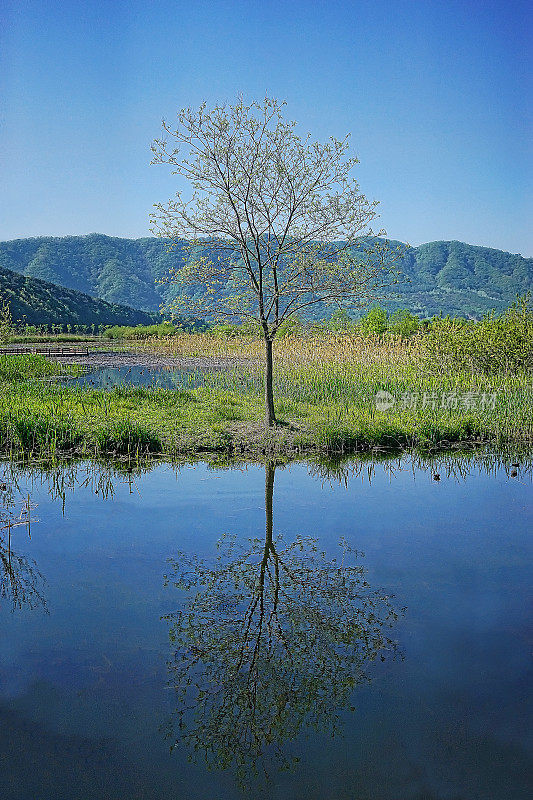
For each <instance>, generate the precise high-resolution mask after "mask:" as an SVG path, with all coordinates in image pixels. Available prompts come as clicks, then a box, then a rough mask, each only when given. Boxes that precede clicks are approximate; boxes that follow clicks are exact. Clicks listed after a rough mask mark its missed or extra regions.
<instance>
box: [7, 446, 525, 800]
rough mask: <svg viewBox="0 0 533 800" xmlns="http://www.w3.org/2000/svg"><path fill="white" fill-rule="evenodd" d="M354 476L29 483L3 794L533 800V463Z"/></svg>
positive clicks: (11, 631) (24, 487)
mask: <svg viewBox="0 0 533 800" xmlns="http://www.w3.org/2000/svg"><path fill="white" fill-rule="evenodd" d="M454 463H455V465H456V468H457V467H460V466H461V462H459V461H456V462H454ZM353 466H354V467H355V472H356V473H358V474H355V475H353V476H350V472H349V471H348V475H346V474H343V473H342V472H339V473H338V474H336V475H333V476H332V474H331V471H328V470H324V468H322V467H317V466H310V465H305V464H293V465H291V466H289V467H285V468H280V467H278V468H277V469H276V470H275V484H274V470H273V469H269V468H268V467H267V468H266V469H265V467H264V466H263V467H261V466H253V467H248V468H246V469H245V468H241V469H232V470H216V469H215V470H213V469H210V468H208V467H207V466H206V465H205V464H197V465H195V466H190V467H184V468H182V470H181V471H179V472H177V473H176V471H175V470H174V469H173V468H172V467H171V466H169V465H165V464H161V465H157V466H155V467H154V468H153V469H152V470H151V471H150V472H147V473H146V474H144V475H140V476H139V475H135V474H134V473H132V474H130V475H127V474H124V475H114V476H113V475H109V474H106V471H105V470H100V469H98V468H91V467H83V466H82V467H78V468H73V467H71V468H70V473H69V470H67V471H66V472H62V473H58V474H56V475H55V476H54V475H48V476H46V475H45V476H43V475H42V473H40V472H39V470H37V469H35V470H33V471H27V472H26V473H21V474H19V476H18V482H19V488H20V493H19V495H18V497H19V500H20V501H21V502H22V499H23V498H24V497H26V495H27V494H28V493H29V494H30V495H31V499H32V502H34V503H36V504H37V505H38V508H37V509H36V511H35V512H33V513H36V515H37V517H38V518H39V522H35V523H34V524H33V525H32V527H31V539H29V538H28V534H27V532H26V530H25V529H24V526H18V527H16V528H13V529H12V531H11V541H10V548H9V549H10V552H11V553H12V556H13V557H12V558H11V562H10V563H11V565H13V564H15V571H14V572H15V573H16V571H17V570H16V564H17V563H19V562H18V561H17V559H19V560H20V559H24V563H25V564H26V571H25V572H24V570H21V574H22V573H23V574H24V575H25V576H26V578H25V580H27V576H28V572H27V567H28V566H29V567H30V568H31V569H32V570H34V575H35V576H36V580H35V587H34V588H35V592H36V593H37V594H36V595H33V597H34V599H35V597H37V596H38V597H42V599H43V601H44V602H31V603H30V602H28V603H22V604H21V603H19V604H18V605H17V604H15V605H14V604H13V602H12V597H11V596H10V590H11V589H12V588H13V581H14V580H16V574H14V572H13V566H12V567H11V573H8V572H6V570H5V564H6V558H5V555H6V542H5V531H3V532H2V534H3V538H2V545H1V547H2V550H1V553H0V555H2V565H4V577H3V579H2V587H3V589H4V592H3V593H4V595H5V596H3V597H2V598H1V599H0V624H1V625H2V632H3V633H2V637H1V638H0V752H1V753H2V755H3V759H2V762H1V769H0V795H1V796H2V797H3V798H4V797H5V798H6V800H14V799H15V798H17V800H19V799H22V798H24V800H26V798H28V800H29V799H30V798H34V797H39V800H46V799H47V798H50V799H51V798H54V800H56V798H57V799H59V798H69V800H72V798H82V797H83V798H87V797H90V798H124V797H128V798H130V797H131V798H137V797H138V798H157V799H159V798H163V797H165V798H169V797H171V798H174V797H176V798H181V797H183V798H233V797H238V796H240V795H239V788H238V781H236V780H235V779H236V777H237V778H239V779H240V781H241V783H244V784H245V785H246V787H247V788H246V792H247V793H248V794H256V793H257V792H258V791H259V790H261V791H262V792H263V794H264V795H265V796H267V797H273V798H300V797H301V798H304V797H305V798H309V797H317V798H318V797H320V798H332V799H333V798H351V797H357V798H362V799H364V798H373V797H379V798H383V800H387V799H388V798H391V800H392V799H393V798H394V800H402V798H421V797H424V798H459V797H461V798H478V797H479V798H487V797H491V798H499V797H502V798H503V797H513V798H514V797H516V798H520V797H526V796H527V789H528V787H527V767H528V754H530V752H531V744H532V743H531V741H530V740H528V739H527V738H526V734H525V732H526V731H527V730H528V725H527V722H528V718H527V710H528V706H527V690H528V678H529V677H530V674H531V673H530V641H528V630H530V627H528V626H529V625H530V619H529V618H528V606H527V593H528V590H529V576H530V569H531V544H530V540H529V536H528V534H529V531H530V529H531V521H532V520H531V502H530V500H531V483H530V477H529V475H527V474H526V470H525V469H524V466H522V467H521V468H520V469H519V470H518V476H517V477H516V478H511V477H509V472H508V471H506V470H504V469H503V468H496V469H495V470H494V471H492V472H488V473H487V472H486V471H485V470H484V469H483V467H482V464H481V463H480V462H478V463H476V462H475V461H474V462H472V463H471V464H470V465H468V466H467V467H466V473H467V474H465V476H464V477H460V476H459V477H450V476H449V475H448V474H447V471H446V465H442V464H441V465H439V466H438V470H439V472H440V475H441V480H440V481H439V482H436V481H434V480H433V479H432V474H434V472H435V469H436V468H435V466H433V467H431V466H428V467H427V468H426V469H424V468H422V469H417V468H415V469H414V470H413V468H412V464H410V463H409V459H405V460H404V461H403V462H401V463H400V464H399V465H398V464H397V463H396V465H394V474H392V473H391V464H388V465H387V464H382V465H379V464H378V465H376V466H371V465H369V464H366V465H362V466H361V464H359V465H357V464H354V465H353ZM369 469H370V472H371V477H372V480H371V481H369V479H368V478H369V476H368V471H369ZM0 471H1V470H0ZM343 478H346V484H344V482H343ZM338 479H340V480H338ZM2 481H3V482H4V483H5V485H6V487H7V486H12V485H13V476H12V475H9V474H8V470H7V469H6V470H5V473H4V477H3V478H2ZM62 481H66V485H67V487H68V485H69V483H70V484H71V486H72V489H68V488H67V490H66V493H65V496H64V498H62V497H61V494H62V493H63V491H62V490H63V489H64V488H65V487H64V485H63V486H61V482H62ZM54 487H55V489H54ZM58 489H59V490H60V491H59V493H58ZM15 494H16V493H15ZM54 495H55V496H54ZM63 507H64V508H63ZM12 510H13V513H15V511H16V506H14V507H13V509H12ZM265 510H266V515H265ZM224 534H227V538H226V540H225V541H226V544H225V545H223V546H222V548H218V549H217V541H219V540H220V538H221V536H223V535H224ZM298 537H301V538H300V539H298ZM250 539H251V540H254V541H253V543H252V544H249V540H250ZM313 539H316V540H317V550H316V551H315V550H313V546H314V545H313V542H312V540H313ZM341 539H344V540H345V542H346V545H345V546H346V547H347V548H349V549H350V548H351V549H352V550H355V551H358V552H357V553H354V552H351V553H350V552H348V553H346V554H345V558H344V561H343V562H341V560H340V559H339V560H338V561H337V562H334V561H333V559H334V558H339V554H340V552H341V551H340V550H339V546H338V543H339V541H340V540H341ZM228 548H229V549H228ZM359 551H362V552H364V553H365V557H364V558H363V557H362V556H360V555H359V554H358V553H359ZM322 552H323V555H322ZM169 559H172V560H171V561H169ZM217 559H218V560H217ZM7 561H8V562H9V559H7ZM34 562H35V563H34ZM20 563H22V562H20ZM191 566H192V568H191ZM363 570H364V571H363ZM165 575H167V576H168V580H167V581H165V577H164V576H165ZM37 576H38V577H37ZM187 581H188V585H187ZM184 582H185V584H186V585H182V586H181V588H178V587H177V586H176V583H178V584H183V583H184ZM165 583H166V584H167V585H165ZM26 592H27V596H28V597H31V596H32V594H31V591H29V590H28V586H27V585H26ZM19 596H20V595H19ZM187 601H188V604H187ZM44 603H45V604H46V607H44ZM254 603H255V605H254ZM31 606H33V608H31ZM404 606H406V607H407V610H406V612H405V613H401V609H402V608H403V607H404ZM396 615H398V618H396ZM382 623H383V624H382ZM389 624H392V627H389ZM169 635H170V636H169ZM395 641H397V642H398V647H397V648H396V646H395V644H394V642H395ZM183 656H185V658H183ZM284 656H285V657H284ZM382 656H383V658H384V660H383V661H382V659H381V657H382ZM291 658H292V660H291ZM236 659H237V660H238V659H241V664H240V667H241V668H240V670H238V671H236V667H235V661H236ZM189 677H191V678H192V679H193V680H192V682H191V684H189V686H188V688H187V685H186V683H185V682H186V680H187V678H189ZM195 682H196V683H197V684H198V687H199V688H198V690H196V689H194V683H195ZM184 685H185V686H186V688H187V691H186V692H185V693H184V694H181V689H182V688H183V686H184ZM176 689H177V690H178V691H176ZM198 692H200V693H202V692H204V694H200V698H198ZM191 699H192V700H193V703H192V706H193V707H192V710H190V711H186V710H185V707H186V706H187V704H188V703H189V702H190V700H191ZM352 706H353V707H355V711H351V710H350V708H351V707H352ZM237 709H240V710H239V713H238V714H236V710H237ZM184 710H185V714H184V715H183V714H182V712H183V711H184ZM232 718H233V721H234V723H235V724H233V725H232V724H231V721H232ZM180 721H182V722H185V723H186V725H187V727H186V728H184V729H182V728H180V725H179V723H180ZM310 723H316V728H317V730H315V729H314V728H313V727H312V725H311V727H309V726H310ZM239 725H241V726H244V727H241V728H239ZM332 727H333V728H335V730H336V731H337V733H338V735H337V736H336V737H335V738H331V736H330V735H329V734H330V733H331V729H332ZM529 729H530V728H529ZM191 734H192V736H191ZM165 737H167V738H165ZM169 743H171V744H175V747H174V750H173V752H172V753H169V747H168V745H169ZM195 743H196V744H198V745H199V750H198V755H199V758H198V760H197V763H194V759H193V763H189V761H188V756H190V755H191V748H192V747H193V746H194V744H195ZM206 755H207V756H208V760H210V761H211V763H212V765H214V767H215V768H214V769H211V770H209V769H207V768H206V766H205V760H204V758H205V756H206ZM254 764H255V765H256V766H257V765H259V769H258V775H257V776H255V775H254V770H253V768H252V769H250V767H253V766H254ZM222 765H226V766H227V767H228V769H226V770H221V769H219V767H220V766H222ZM284 766H289V767H290V769H289V770H288V771H286V770H284V769H281V771H280V767H284ZM265 774H266V775H268V778H265Z"/></svg>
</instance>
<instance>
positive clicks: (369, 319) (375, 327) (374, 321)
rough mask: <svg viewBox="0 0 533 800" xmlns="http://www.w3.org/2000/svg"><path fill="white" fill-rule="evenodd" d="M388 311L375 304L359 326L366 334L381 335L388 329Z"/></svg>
mask: <svg viewBox="0 0 533 800" xmlns="http://www.w3.org/2000/svg"><path fill="white" fill-rule="evenodd" d="M387 317H388V314H387V311H386V309H384V308H381V306H374V307H373V308H371V309H370V311H368V312H367V313H366V314H365V315H364V317H362V319H361V321H360V323H359V327H360V329H361V333H363V334H364V335H365V336H381V335H382V334H383V333H385V331H386V330H387Z"/></svg>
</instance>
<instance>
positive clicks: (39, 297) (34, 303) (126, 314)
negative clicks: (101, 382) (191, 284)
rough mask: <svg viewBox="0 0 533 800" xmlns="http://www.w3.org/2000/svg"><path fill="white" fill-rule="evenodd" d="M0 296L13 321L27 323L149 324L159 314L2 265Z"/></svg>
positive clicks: (40, 324)
mask: <svg viewBox="0 0 533 800" xmlns="http://www.w3.org/2000/svg"><path fill="white" fill-rule="evenodd" d="M0 298H1V301H2V304H5V305H6V306H7V307H8V308H9V313H10V316H11V319H12V320H13V322H14V323H18V324H20V323H25V324H27V325H37V326H50V325H73V326H81V325H84V326H98V327H100V326H102V325H149V324H150V323H152V322H154V320H157V319H158V315H157V314H153V313H147V312H145V311H139V310H138V309H134V308H128V307H127V306H124V305H119V304H117V303H107V302H106V301H105V300H98V299H95V298H94V297H90V296H89V295H88V294H83V293H82V292H78V291H75V290H73V289H65V288H64V287H62V286H57V285H55V284H52V283H48V282H46V281H42V280H39V279H38V278H29V277H25V276H24V275H18V274H17V273H15V272H11V271H10V270H6V269H2V268H0Z"/></svg>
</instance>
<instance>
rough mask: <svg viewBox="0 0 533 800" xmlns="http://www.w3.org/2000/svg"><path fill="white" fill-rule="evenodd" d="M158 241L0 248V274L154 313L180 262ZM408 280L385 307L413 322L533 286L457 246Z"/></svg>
mask: <svg viewBox="0 0 533 800" xmlns="http://www.w3.org/2000/svg"><path fill="white" fill-rule="evenodd" d="M183 259H184V253H183V250H182V249H180V248H179V247H178V248H176V249H175V250H173V251H172V252H171V253H169V252H168V251H167V242H166V241H165V240H163V239H157V238H153V237H150V238H144V239H119V238H114V237H109V236H104V235H102V234H96V233H95V234H90V235H88V236H66V237H61V238H52V237H41V238H36V239H16V240H13V241H9V242H0V268H3V269H4V270H5V269H8V270H12V271H13V272H17V273H20V274H21V275H25V276H29V277H32V278H40V279H41V280H45V281H50V282H52V283H55V284H58V285H60V286H65V287H68V288H69V289H75V290H76V291H79V292H85V293H86V294H89V295H92V296H93V297H98V298H100V299H102V300H106V301H107V302H109V303H120V304H123V305H128V306H132V307H133V308H140V309H143V310H146V311H158V310H159V306H160V304H161V303H162V302H165V301H167V300H168V299H169V297H170V296H171V293H172V287H171V286H169V285H168V284H167V285H165V284H163V285H161V284H157V283H156V281H157V280H158V279H160V278H162V277H164V276H165V275H166V274H167V273H168V271H169V269H170V268H171V267H178V266H179V265H180V264H181V263H183ZM402 269H403V271H404V273H405V275H406V276H407V277H408V278H409V282H406V283H404V284H402V286H401V287H400V288H399V289H398V290H397V294H398V296H397V297H396V298H391V299H390V300H389V301H388V302H387V303H386V304H385V305H387V306H388V307H389V308H391V309H394V308H397V307H407V308H409V309H410V310H411V311H413V312H415V313H417V314H419V315H421V316H431V315H433V314H438V313H440V312H441V311H442V312H443V313H445V314H448V313H449V314H456V315H462V316H473V317H479V316H481V315H482V314H483V313H485V312H486V311H488V310H489V309H491V308H495V309H496V310H503V309H504V308H506V307H507V306H508V305H509V304H510V303H512V302H513V300H514V299H515V297H516V295H517V294H524V293H525V292H527V291H531V289H532V288H533V259H531V258H523V257H522V256H521V255H514V254H512V253H506V252H503V251H501V250H494V249H492V248H488V247H477V246H474V245H469V244H464V243H463V242H455V241H452V242H430V243H428V244H423V245H420V246H419V247H414V248H411V249H410V250H409V251H408V253H407V255H406V257H405V259H404V262H403V265H402Z"/></svg>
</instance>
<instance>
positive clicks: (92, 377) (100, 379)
mask: <svg viewBox="0 0 533 800" xmlns="http://www.w3.org/2000/svg"><path fill="white" fill-rule="evenodd" d="M60 382H61V383H62V384H64V385H65V386H81V387H83V388H85V389H91V388H93V389H114V388H115V387H116V386H130V387H131V386H140V387H143V388H154V389H182V388H184V389H195V388H197V387H198V386H202V384H203V382H204V377H203V374H202V372H200V371H198V370H179V369H174V368H172V367H144V366H139V365H132V366H130V367H127V366H122V367H100V368H98V369H95V370H92V371H91V372H87V373H85V374H84V375H80V376H79V377H77V378H63V379H61V381H60Z"/></svg>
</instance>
